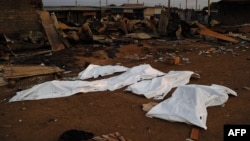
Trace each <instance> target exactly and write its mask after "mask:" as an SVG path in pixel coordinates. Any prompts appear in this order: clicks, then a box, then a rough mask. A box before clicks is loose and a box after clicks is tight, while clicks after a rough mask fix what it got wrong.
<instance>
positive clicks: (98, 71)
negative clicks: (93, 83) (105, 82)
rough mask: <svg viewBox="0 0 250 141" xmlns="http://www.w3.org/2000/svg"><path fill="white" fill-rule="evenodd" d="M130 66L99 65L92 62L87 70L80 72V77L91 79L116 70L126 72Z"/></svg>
mask: <svg viewBox="0 0 250 141" xmlns="http://www.w3.org/2000/svg"><path fill="white" fill-rule="evenodd" d="M128 69H129V68H127V67H124V66H118V65H117V66H111V65H106V66H99V65H94V64H90V65H89V66H88V67H87V68H86V69H85V70H83V71H82V72H80V73H79V74H78V78H79V79H81V80H85V79H89V78H97V77H99V76H106V75H110V74H113V73H116V72H124V71H127V70H128Z"/></svg>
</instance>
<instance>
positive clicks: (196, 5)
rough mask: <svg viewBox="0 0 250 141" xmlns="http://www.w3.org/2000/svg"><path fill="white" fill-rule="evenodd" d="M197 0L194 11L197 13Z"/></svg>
mask: <svg viewBox="0 0 250 141" xmlns="http://www.w3.org/2000/svg"><path fill="white" fill-rule="evenodd" d="M197 6H198V5H197V0H196V1H195V10H196V11H197Z"/></svg>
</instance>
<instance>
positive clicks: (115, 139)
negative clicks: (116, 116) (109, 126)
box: [93, 132, 132, 141]
mask: <svg viewBox="0 0 250 141" xmlns="http://www.w3.org/2000/svg"><path fill="white" fill-rule="evenodd" d="M93 140H94V141H132V140H130V139H128V138H125V137H124V136H122V135H121V134H120V133H119V132H114V133H109V134H106V135H101V136H95V137H93Z"/></svg>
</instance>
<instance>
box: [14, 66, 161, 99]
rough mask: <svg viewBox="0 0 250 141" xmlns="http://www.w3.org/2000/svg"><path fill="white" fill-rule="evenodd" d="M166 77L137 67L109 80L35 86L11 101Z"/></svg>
mask: <svg viewBox="0 0 250 141" xmlns="http://www.w3.org/2000/svg"><path fill="white" fill-rule="evenodd" d="M161 75H164V73H163V72H160V71H158V70H156V69H153V68H152V67H151V66H150V65H139V66H135V67H133V68H131V69H128V71H126V72H124V73H122V74H120V75H118V76H114V77H111V78H108V79H101V80H95V81H56V80H54V81H49V82H45V83H42V84H39V85H35V86H33V87H32V88H30V89H27V90H23V91H20V92H17V94H16V95H15V96H14V97H12V98H11V99H10V102H13V101H23V100H38V99H47V98H58V97H66V96H71V95H73V94H76V93H80V92H82V93H87V92H95V91H105V90H111V91H113V90H116V89H119V88H122V87H125V86H127V85H130V84H133V83H136V82H138V81H140V80H144V79H152V78H154V77H157V76H161Z"/></svg>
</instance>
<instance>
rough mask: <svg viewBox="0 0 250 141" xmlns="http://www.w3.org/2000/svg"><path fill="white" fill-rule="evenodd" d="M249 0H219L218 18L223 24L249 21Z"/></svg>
mask: <svg viewBox="0 0 250 141" xmlns="http://www.w3.org/2000/svg"><path fill="white" fill-rule="evenodd" d="M249 13H250V0H221V1H220V2H219V20H220V22H221V24H224V25H241V24H246V23H250V16H249Z"/></svg>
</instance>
